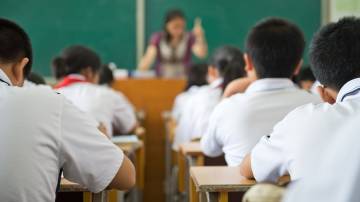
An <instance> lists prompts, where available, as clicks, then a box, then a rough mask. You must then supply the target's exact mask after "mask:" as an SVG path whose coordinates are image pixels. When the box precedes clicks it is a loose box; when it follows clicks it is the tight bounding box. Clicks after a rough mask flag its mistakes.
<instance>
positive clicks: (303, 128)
mask: <svg viewBox="0 0 360 202" xmlns="http://www.w3.org/2000/svg"><path fill="white" fill-rule="evenodd" d="M358 88H360V78H359V79H354V80H351V81H349V82H348V83H346V84H345V85H344V86H343V87H342V88H341V90H340V92H339V93H338V96H337V101H336V103H335V104H333V105H330V104H327V103H322V104H318V105H314V104H308V105H304V106H301V107H299V108H297V109H295V110H294V111H292V112H291V113H289V114H288V115H287V116H286V117H285V118H284V119H283V120H282V121H281V122H279V123H278V124H277V125H276V126H275V127H274V129H273V131H272V133H271V134H270V137H268V136H264V137H262V139H261V140H260V141H259V143H258V144H257V145H256V146H255V147H254V149H253V150H252V151H251V168H252V171H253V173H254V176H255V179H256V180H257V181H273V182H275V181H276V180H277V179H278V178H279V177H280V176H282V175H285V174H288V173H289V174H290V176H291V179H292V180H299V179H301V178H302V177H303V176H304V173H305V171H304V170H305V165H306V163H305V162H306V159H308V158H313V157H317V161H319V162H320V161H321V159H322V156H321V155H320V153H321V151H322V150H323V149H325V148H327V147H328V140H329V139H331V138H332V136H333V135H334V134H338V133H336V132H337V131H338V130H339V128H340V127H341V126H342V125H344V124H345V123H346V122H347V121H346V120H347V119H346V118H347V117H349V116H352V115H355V114H359V113H360V93H358V92H357V91H356V90H357V89H358ZM313 166H314V167H316V166H317V164H315V165H313ZM334 175H335V174H334ZM338 177H341V176H338Z"/></svg>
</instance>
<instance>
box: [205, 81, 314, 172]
mask: <svg viewBox="0 0 360 202" xmlns="http://www.w3.org/2000/svg"><path fill="white" fill-rule="evenodd" d="M319 101H320V100H319V98H318V97H316V96H314V95H311V94H310V93H308V92H306V91H304V90H300V89H298V88H297V87H296V86H295V84H294V83H293V82H292V81H291V80H289V79H260V80H257V81H255V82H253V83H252V84H251V85H250V86H249V87H248V89H247V90H246V91H245V93H242V94H236V95H234V96H231V97H230V98H227V99H224V100H223V101H222V102H221V103H220V104H219V105H218V106H216V108H215V110H214V112H213V113H212V114H211V117H210V122H209V127H208V129H207V131H206V133H205V135H204V136H203V137H202V138H201V147H202V150H203V152H204V153H205V154H206V155H207V156H213V157H214V156H219V155H221V154H222V153H224V154H225V160H226V162H227V164H228V165H229V166H238V165H239V164H240V163H241V161H242V159H243V158H244V157H245V155H246V154H247V153H248V152H250V150H251V149H252V148H253V147H254V146H255V144H256V143H257V142H258V141H259V140H260V138H261V137H262V136H264V135H268V134H270V132H271V130H272V128H273V126H274V125H275V124H276V123H277V122H278V121H280V120H281V119H282V118H284V117H285V115H286V114H287V113H289V112H290V111H291V110H293V109H295V108H296V107H298V106H301V105H303V104H306V103H310V102H316V103H318V102H319Z"/></svg>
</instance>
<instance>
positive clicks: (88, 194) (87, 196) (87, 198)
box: [83, 192, 92, 202]
mask: <svg viewBox="0 0 360 202" xmlns="http://www.w3.org/2000/svg"><path fill="white" fill-rule="evenodd" d="M91 200H92V197H91V192H83V202H91Z"/></svg>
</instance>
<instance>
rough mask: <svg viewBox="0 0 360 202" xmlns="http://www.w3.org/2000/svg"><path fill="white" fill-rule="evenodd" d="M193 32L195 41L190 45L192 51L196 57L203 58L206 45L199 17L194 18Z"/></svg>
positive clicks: (206, 48) (205, 52)
mask: <svg viewBox="0 0 360 202" xmlns="http://www.w3.org/2000/svg"><path fill="white" fill-rule="evenodd" d="M193 34H194V36H195V42H194V44H193V46H192V52H193V53H194V55H195V56H196V57H198V58H200V59H203V58H205V57H206V55H207V52H208V47H207V43H206V39H205V34H204V30H203V28H202V25H201V20H200V19H196V20H195V23H194V28H193Z"/></svg>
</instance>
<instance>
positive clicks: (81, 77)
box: [66, 74, 86, 81]
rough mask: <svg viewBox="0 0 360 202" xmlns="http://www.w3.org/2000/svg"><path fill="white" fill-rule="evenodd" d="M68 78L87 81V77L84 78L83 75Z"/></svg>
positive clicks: (71, 75) (72, 75)
mask: <svg viewBox="0 0 360 202" xmlns="http://www.w3.org/2000/svg"><path fill="white" fill-rule="evenodd" d="M66 77H68V78H71V79H76V80H82V81H86V78H85V76H83V75H81V74H69V75H68V76H66Z"/></svg>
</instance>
